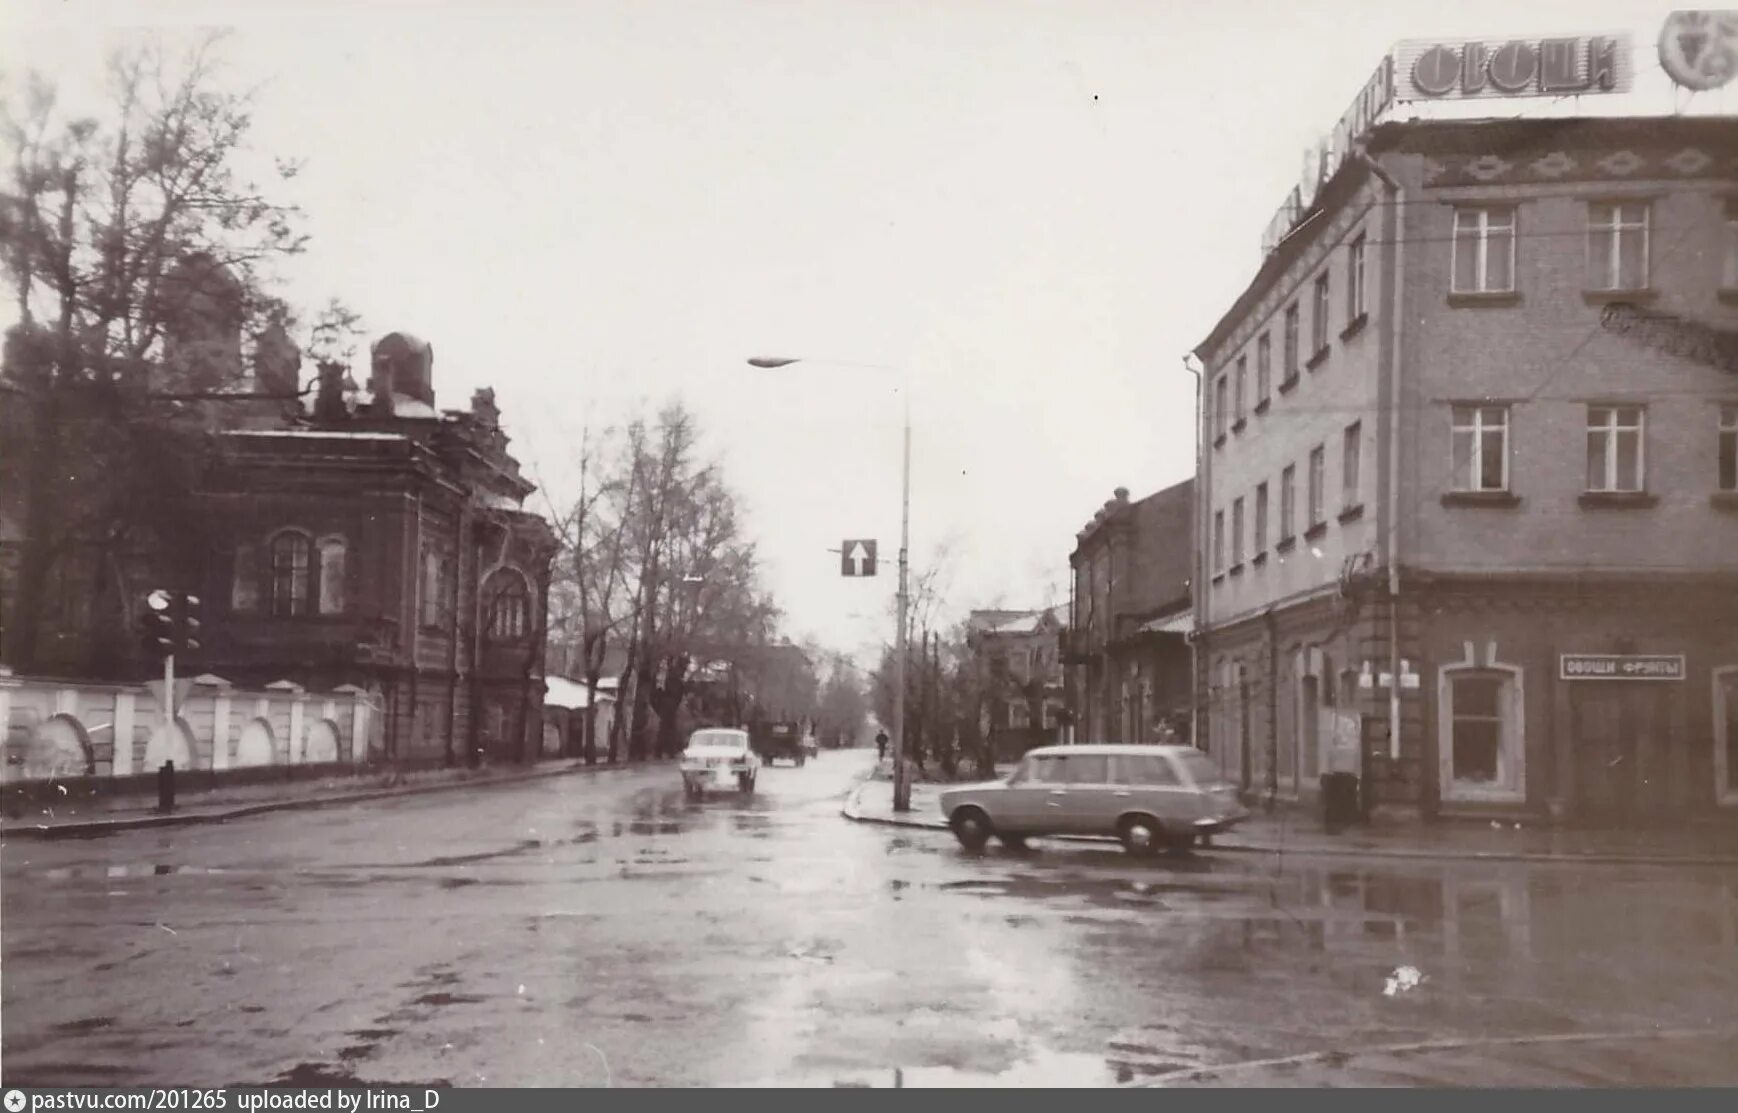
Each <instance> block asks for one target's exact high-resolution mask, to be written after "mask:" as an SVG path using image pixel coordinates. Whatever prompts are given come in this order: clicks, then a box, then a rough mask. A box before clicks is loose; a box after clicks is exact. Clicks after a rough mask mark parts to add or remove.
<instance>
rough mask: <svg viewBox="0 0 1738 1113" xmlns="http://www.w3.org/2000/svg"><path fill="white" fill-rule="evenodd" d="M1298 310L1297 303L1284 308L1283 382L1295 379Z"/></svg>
mask: <svg viewBox="0 0 1738 1113" xmlns="http://www.w3.org/2000/svg"><path fill="white" fill-rule="evenodd" d="M1297 330H1298V309H1297V302H1295V301H1294V302H1292V303H1291V304H1290V305H1288V306H1286V307H1285V352H1284V353H1283V354H1284V356H1285V382H1288V383H1289V382H1294V381H1296V379H1297V346H1298V335H1297Z"/></svg>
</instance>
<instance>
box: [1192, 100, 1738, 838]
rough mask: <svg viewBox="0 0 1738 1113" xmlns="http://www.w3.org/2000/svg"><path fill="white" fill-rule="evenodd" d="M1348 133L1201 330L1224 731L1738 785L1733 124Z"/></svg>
mask: <svg viewBox="0 0 1738 1113" xmlns="http://www.w3.org/2000/svg"><path fill="white" fill-rule="evenodd" d="M1343 153H1344V154H1345V155H1346V156H1347V157H1345V158H1344V161H1343V162H1341V164H1340V165H1339V166H1338V168H1337V169H1335V170H1334V171H1333V173H1332V174H1331V176H1329V177H1327V178H1326V180H1325V181H1323V182H1322V183H1321V184H1320V190H1319V193H1318V194H1317V195H1316V196H1315V197H1314V199H1313V201H1312V203H1311V204H1309V205H1308V206H1306V207H1304V208H1303V209H1301V210H1300V211H1297V212H1295V213H1294V214H1292V217H1293V219H1291V220H1290V221H1289V222H1288V225H1289V226H1288V227H1287V228H1286V229H1284V230H1283V231H1284V232H1285V235H1284V237H1283V239H1280V240H1279V242H1278V243H1277V245H1276V246H1273V247H1271V250H1270V251H1269V252H1268V254H1267V257H1266V259H1265V262H1264V263H1263V265H1262V267H1261V269H1260V272H1259V273H1258V274H1257V276H1256V277H1255V279H1254V280H1253V281H1252V282H1251V283H1250V284H1249V286H1248V287H1247V288H1246V289H1245V290H1244V292H1243V293H1242V294H1241V295H1240V296H1239V297H1238V298H1237V300H1236V302H1235V303H1234V304H1233V305H1232V306H1231V307H1230V309H1229V310H1228V311H1227V312H1226V313H1225V315H1224V316H1223V317H1222V319H1221V320H1220V321H1219V323H1218V324H1217V325H1215V326H1214V328H1213V329H1212V331H1211V333H1210V334H1209V335H1208V336H1207V338H1206V339H1205V340H1204V341H1203V342H1202V343H1201V344H1200V345H1199V347H1198V348H1197V349H1196V355H1197V356H1198V357H1199V360H1200V361H1201V364H1202V366H1203V368H1204V373H1205V378H1204V390H1203V396H1204V402H1205V404H1204V406H1203V428H1202V431H1201V436H1202V438H1203V446H1202V453H1201V456H1202V463H1201V470H1200V498H1199V513H1200V523H1199V524H1200V532H1199V538H1200V544H1199V546H1198V550H1199V551H1198V554H1197V557H1198V562H1199V565H1200V567H1201V576H1202V578H1203V579H1204V580H1205V581H1206V583H1205V585H1204V586H1205V590H1203V591H1202V592H1200V593H1199V594H1198V595H1197V603H1196V606H1197V612H1196V613H1197V620H1198V624H1199V627H1200V632H1199V635H1198V645H1197V650H1198V696H1199V699H1200V701H1201V706H1202V710H1203V714H1204V716H1205V717H1206V718H1207V719H1208V721H1209V724H1210V725H1209V728H1208V730H1209V737H1210V749H1211V751H1212V752H1213V753H1215V754H1216V755H1218V756H1219V757H1220V759H1221V761H1222V763H1223V764H1224V766H1225V767H1226V768H1227V769H1228V770H1230V771H1233V772H1235V773H1236V774H1237V775H1238V777H1239V778H1240V779H1241V781H1242V783H1243V784H1244V785H1245V786H1246V787H1248V788H1250V789H1251V790H1253V791H1256V792H1261V793H1267V794H1273V795H1277V796H1280V797H1285V796H1295V795H1299V794H1305V793H1307V792H1308V791H1309V790H1310V789H1311V787H1312V786H1313V785H1314V784H1315V782H1316V776H1317V774H1318V773H1319V772H1322V771H1323V770H1325V769H1326V768H1327V766H1328V763H1329V762H1330V760H1338V761H1345V762H1347V763H1348V768H1355V769H1358V770H1360V771H1361V772H1362V774H1363V777H1364V784H1365V788H1366V794H1365V799H1366V801H1367V802H1370V803H1374V804H1378V805H1381V804H1389V805H1395V806H1400V807H1405V808H1418V809H1422V810H1423V811H1424V812H1426V813H1451V812H1479V813H1487V812H1495V813H1498V814H1504V813H1514V814H1521V813H1531V814H1551V815H1565V814H1566V815H1569V816H1582V817H1587V818H1589V819H1594V818H1598V817H1623V818H1633V817H1640V816H1659V817H1665V816H1678V815H1685V814H1690V813H1705V812H1709V811H1712V810H1714V809H1716V808H1720V807H1732V806H1734V805H1738V375H1735V374H1734V372H1735V371H1738V359H1734V350H1735V349H1734V343H1733V336H1734V330H1738V154H1735V147H1734V144H1733V125H1732V123H1731V121H1730V120H1720V119H1713V118H1694V117H1672V118H1576V119H1566V118H1550V119H1505V120H1497V119H1480V120H1425V121H1418V120H1415V121H1409V122H1393V123H1384V124H1378V125H1376V126H1375V127H1374V128H1372V129H1370V130H1368V132H1367V134H1366V136H1365V138H1364V140H1363V142H1362V143H1361V144H1357V145H1354V146H1353V148H1352V149H1351V150H1349V151H1346V152H1343Z"/></svg>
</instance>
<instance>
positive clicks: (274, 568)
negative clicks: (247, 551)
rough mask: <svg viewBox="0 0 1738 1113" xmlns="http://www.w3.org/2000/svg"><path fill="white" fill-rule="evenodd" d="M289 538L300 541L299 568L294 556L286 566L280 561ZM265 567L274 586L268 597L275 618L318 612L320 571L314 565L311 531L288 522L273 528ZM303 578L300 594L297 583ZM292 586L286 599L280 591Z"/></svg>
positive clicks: (301, 616)
mask: <svg viewBox="0 0 1738 1113" xmlns="http://www.w3.org/2000/svg"><path fill="white" fill-rule="evenodd" d="M288 542H294V543H296V544H298V545H299V551H300V554H301V564H300V567H299V568H298V567H297V565H296V563H295V561H294V560H293V559H292V560H291V561H290V562H289V564H288V565H287V566H281V565H280V562H279V551H280V547H281V546H283V545H284V544H286V543H288ZM266 554H267V555H266V561H267V564H266V569H267V573H268V579H269V580H270V584H271V588H270V593H269V595H268V598H267V601H266V613H267V614H269V615H270V616H271V617H272V618H308V617H309V616H311V615H313V614H317V613H318V610H317V607H318V603H319V597H318V594H317V592H318V585H317V582H316V581H317V578H318V575H319V573H318V572H317V571H316V569H315V567H314V538H313V536H312V535H311V534H309V533H308V531H306V530H303V529H298V528H296V527H293V526H286V527H284V528H283V529H279V530H277V531H276V532H274V533H273V534H272V535H271V537H270V538H269V539H267V541H266ZM298 577H299V579H300V582H301V594H300V597H299V598H298V596H297V593H296V583H297V580H298ZM283 583H287V584H288V586H289V591H288V597H287V599H286V598H284V597H282V596H281V595H280V586H282V584H283Z"/></svg>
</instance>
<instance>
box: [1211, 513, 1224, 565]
mask: <svg viewBox="0 0 1738 1113" xmlns="http://www.w3.org/2000/svg"><path fill="white" fill-rule="evenodd" d="M1213 574H1214V575H1215V576H1222V575H1224V574H1225V511H1224V510H1223V509H1219V510H1215V511H1213Z"/></svg>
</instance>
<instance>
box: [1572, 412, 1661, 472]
mask: <svg viewBox="0 0 1738 1113" xmlns="http://www.w3.org/2000/svg"><path fill="white" fill-rule="evenodd" d="M1624 411H1633V412H1634V413H1635V415H1636V420H1635V422H1634V424H1627V423H1624V422H1622V421H1621V420H1619V415H1620V414H1622V413H1623V412H1624ZM1596 413H1606V414H1609V415H1610V420H1609V421H1605V422H1602V423H1601V424H1599V425H1598V426H1595V425H1594V421H1593V419H1594V415H1595V414H1596ZM1586 428H1587V441H1586V444H1587V472H1586V473H1585V474H1586V475H1587V476H1588V478H1589V479H1591V473H1592V471H1593V445H1594V438H1595V436H1596V434H1597V435H1598V436H1599V437H1600V438H1601V439H1603V440H1604V441H1605V442H1606V443H1605V446H1604V454H1605V461H1604V462H1605V468H1604V471H1605V476H1604V481H1605V482H1604V485H1603V486H1599V487H1595V486H1593V485H1592V484H1591V483H1589V484H1588V486H1587V487H1586V489H1585V493H1586V494H1590V495H1638V494H1645V493H1646V492H1647V407H1646V406H1645V405H1642V404H1640V403H1637V402H1589V403H1588V404H1587V424H1586ZM1626 432H1633V433H1634V434H1635V485H1634V486H1632V487H1625V486H1621V485H1619V482H1620V480H1621V477H1619V476H1617V475H1616V474H1615V473H1616V472H1617V471H1618V469H1619V460H1620V458H1621V453H1620V452H1619V451H1618V449H1619V446H1620V444H1621V441H1620V439H1619V438H1621V436H1622V435H1623V434H1624V433H1626Z"/></svg>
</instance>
